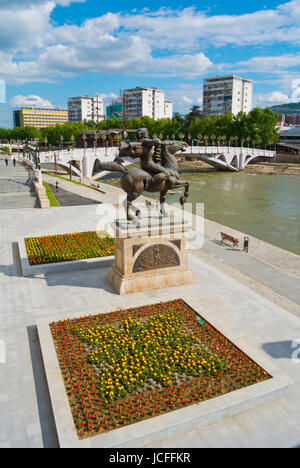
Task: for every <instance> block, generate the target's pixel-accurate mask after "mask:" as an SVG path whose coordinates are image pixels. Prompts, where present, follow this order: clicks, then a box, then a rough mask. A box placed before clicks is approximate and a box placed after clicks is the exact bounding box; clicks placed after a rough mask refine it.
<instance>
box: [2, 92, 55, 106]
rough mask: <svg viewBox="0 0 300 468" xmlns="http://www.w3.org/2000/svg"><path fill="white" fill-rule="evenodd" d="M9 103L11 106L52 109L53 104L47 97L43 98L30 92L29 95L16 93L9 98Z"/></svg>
mask: <svg viewBox="0 0 300 468" xmlns="http://www.w3.org/2000/svg"><path fill="white" fill-rule="evenodd" d="M9 104H10V106H11V107H15V108H19V107H37V108H40V109H53V108H54V106H53V104H51V102H50V101H48V100H47V99H43V98H41V97H40V96H35V95H33V94H30V95H29V96H22V95H20V94H19V95H17V96H15V97H13V98H12V99H10V101H9Z"/></svg>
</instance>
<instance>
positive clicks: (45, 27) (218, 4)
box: [0, 0, 300, 127]
mask: <svg viewBox="0 0 300 468" xmlns="http://www.w3.org/2000/svg"><path fill="white" fill-rule="evenodd" d="M106 5H107V3H106V2H100V1H99V0H10V1H9V2H7V0H0V15H1V18H2V21H1V29H0V79H2V80H4V81H5V82H6V95H7V103H6V104H0V126H6V127H7V126H10V125H11V111H12V109H15V108H18V107H20V106H26V105H31V104H33V105H37V106H40V107H52V106H55V107H56V106H60V107H66V105H67V99H68V97H71V96H76V95H81V94H89V95H94V94H95V93H99V94H100V95H103V98H104V100H105V103H109V102H110V100H111V99H112V98H113V97H115V96H118V95H119V92H120V90H121V89H126V88H129V87H135V86H155V87H158V88H161V89H164V90H165V92H166V97H167V98H168V99H170V100H172V101H173V103H174V110H175V111H179V112H181V113H185V112H187V111H188V109H189V108H190V107H191V106H192V105H195V104H198V105H200V106H201V105H202V85H203V78H204V77H206V76H214V75H216V74H220V75H222V74H236V75H240V76H244V77H247V78H250V79H252V80H253V81H254V102H253V104H254V105H258V106H261V107H266V106H268V105H274V104H277V103H283V102H293V101H296V102H298V101H300V50H299V45H300V0H292V1H288V2H284V1H281V2H280V1H275V0H266V1H264V2H261V1H258V0H252V1H250V0H245V1H244V2H241V1H237V0H231V1H230V0H227V1H225V0H216V1H214V2H208V1H199V2H197V3H190V2H187V1H180V2H179V1H172V2H170V1H166V2H164V3H161V2H157V1H156V0H152V1H151V2H149V0H142V1H140V2H139V3H138V4H137V3H136V2H133V1H132V0H129V1H127V2H126V3H125V2H120V1H118V0H116V1H115V2H114V3H113V6H110V7H107V6H106ZM137 5H138V6H137Z"/></svg>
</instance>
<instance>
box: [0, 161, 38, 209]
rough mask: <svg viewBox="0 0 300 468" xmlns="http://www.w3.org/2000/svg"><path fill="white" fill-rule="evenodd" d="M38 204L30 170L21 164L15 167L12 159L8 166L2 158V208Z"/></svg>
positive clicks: (0, 198)
mask: <svg viewBox="0 0 300 468" xmlns="http://www.w3.org/2000/svg"><path fill="white" fill-rule="evenodd" d="M38 206H39V205H38V201H37V197H36V195H35V193H34V189H33V186H32V183H31V179H30V177H29V174H28V171H27V170H26V169H25V168H24V167H23V166H20V165H17V166H16V167H14V166H13V163H12V161H9V165H8V167H7V166H6V165H5V161H4V160H0V210H7V209H20V208H36V207H38Z"/></svg>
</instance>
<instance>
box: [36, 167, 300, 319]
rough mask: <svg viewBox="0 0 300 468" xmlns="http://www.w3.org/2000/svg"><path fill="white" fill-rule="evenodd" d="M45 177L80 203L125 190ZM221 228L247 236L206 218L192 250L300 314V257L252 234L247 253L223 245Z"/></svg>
mask: <svg viewBox="0 0 300 468" xmlns="http://www.w3.org/2000/svg"><path fill="white" fill-rule="evenodd" d="M44 179H45V180H46V181H47V182H48V183H51V182H52V184H53V183H55V181H56V180H58V181H59V183H60V186H61V187H62V188H63V190H64V191H65V193H68V192H69V193H70V199H71V198H72V196H74V197H78V198H76V199H77V200H78V205H79V204H85V203H79V201H80V196H81V197H84V198H85V199H86V200H88V199H90V200H91V203H118V201H119V195H120V193H122V191H121V190H120V189H119V188H117V187H114V186H111V185H108V184H102V183H101V184H99V188H100V189H102V190H103V191H104V192H105V193H101V192H97V191H95V190H93V189H91V188H88V187H84V186H80V185H77V184H74V183H71V182H68V181H65V180H63V181H62V180H61V179H55V178H53V177H49V176H44ZM53 181H54V182H53ZM74 200H75V199H74ZM152 202H153V200H152ZM221 231H225V232H227V233H228V234H231V235H233V236H234V237H238V238H239V239H240V243H241V244H242V242H243V238H244V236H245V235H247V234H245V233H241V232H238V231H236V230H234V229H231V228H228V227H226V226H223V225H221V224H218V223H216V222H214V221H210V220H207V219H205V229H204V234H205V236H204V245H203V247H202V248H201V249H198V250H196V251H192V253H193V254H195V255H196V256H197V257H198V258H199V259H202V260H204V261H206V262H208V263H210V264H211V265H212V266H215V267H217V268H218V269H221V270H222V271H224V273H226V274H227V275H229V276H232V277H233V278H234V279H236V280H238V281H240V282H241V283H243V284H244V285H246V286H248V287H250V288H251V289H253V290H254V291H256V292H259V293H260V294H262V295H263V296H264V297H268V299H270V300H272V301H273V302H275V303H277V304H278V305H280V306H281V307H284V308H286V309H287V310H289V311H290V312H292V313H294V314H295V315H297V316H298V317H300V292H299V291H300V256H299V255H295V254H293V253H291V252H288V251H286V250H282V249H280V248H278V247H276V246H273V245H271V244H268V243H266V242H264V241H261V240H259V239H255V238H252V237H251V238H250V248H249V253H248V254H245V253H243V252H241V251H240V249H234V248H232V247H230V246H226V245H224V244H222V243H221V242H220V232H221Z"/></svg>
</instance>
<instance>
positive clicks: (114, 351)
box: [50, 299, 271, 438]
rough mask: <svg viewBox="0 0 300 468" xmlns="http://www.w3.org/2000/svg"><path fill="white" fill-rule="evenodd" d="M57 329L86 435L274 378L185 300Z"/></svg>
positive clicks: (71, 397) (68, 383) (80, 430)
mask: <svg viewBox="0 0 300 468" xmlns="http://www.w3.org/2000/svg"><path fill="white" fill-rule="evenodd" d="M50 329H51V333H52V337H53V341H54V345H55V349H56V353H57V357H58V361H59V365H60V369H61V373H62V376H63V380H64V383H65V388H66V392H67V395H68V398H69V404H70V408H71V411H72V414H73V418H74V424H75V427H76V429H77V433H78V437H79V438H85V437H89V436H92V435H96V434H99V433H101V432H105V431H110V430H112V429H115V428H118V427H123V426H125V425H128V424H132V423H135V422H138V421H141V420H145V419H148V418H151V417H153V416H158V415H160V414H163V413H166V412H169V411H173V410H176V409H179V408H182V407H185V406H188V405H192V404H194V403H197V402H199V401H203V400H207V399H209V398H214V397H217V396H219V395H221V394H224V393H228V392H231V391H233V390H237V389H240V388H243V387H245V386H248V385H252V384H255V383H257V382H260V381H263V380H266V379H269V378H271V376H270V375H269V374H268V373H267V372H265V371H264V369H262V368H261V367H260V366H259V365H257V364H256V363H255V362H254V361H253V360H251V359H250V358H249V357H248V356H246V355H245V354H244V353H243V352H242V351H241V350H240V349H238V348H237V347H236V346H235V345H234V344H233V343H231V342H230V341H229V340H228V339H227V338H226V337H225V336H224V335H222V334H221V333H220V332H219V331H218V330H216V329H215V328H214V327H213V326H212V325H211V324H210V323H208V322H207V321H206V320H204V319H203V318H201V317H200V316H199V315H198V314H197V313H196V312H195V311H194V310H193V309H192V308H191V307H190V306H189V305H188V304H186V303H185V302H184V301H183V300H182V299H177V300H174V301H169V302H165V303H159V304H155V305H149V306H143V307H137V308H131V309H128V310H118V311H116V312H112V313H109V314H99V315H94V316H86V317H80V318H77V319H72V320H70V319H68V320H65V321H59V322H53V323H52V324H51V325H50Z"/></svg>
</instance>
